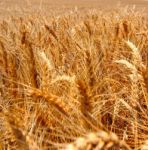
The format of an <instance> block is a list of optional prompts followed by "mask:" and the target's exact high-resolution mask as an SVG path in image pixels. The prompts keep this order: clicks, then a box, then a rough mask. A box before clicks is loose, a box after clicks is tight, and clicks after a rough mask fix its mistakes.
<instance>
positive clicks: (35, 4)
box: [0, 0, 148, 17]
mask: <svg viewBox="0 0 148 150" xmlns="http://www.w3.org/2000/svg"><path fill="white" fill-rule="evenodd" d="M119 4H120V5H122V6H125V5H128V6H130V5H136V7H137V8H142V9H145V10H146V11H147V10H148V9H147V8H148V1H147V0H103V1H102V0H56V1H53V0H0V16H1V17H5V16H8V15H14V14H15V15H22V14H24V12H25V13H30V12H36V11H40V12H42V13H47V15H49V14H50V13H49V12H53V10H55V8H56V11H54V13H61V12H65V10H69V9H71V8H73V7H75V6H77V7H78V8H79V9H81V10H83V9H84V10H85V9H86V8H87V9H88V8H91V9H92V8H98V7H100V8H108V7H116V6H118V5H119ZM47 10H48V11H47Z"/></svg>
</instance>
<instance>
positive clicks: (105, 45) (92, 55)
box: [0, 9, 148, 150]
mask: <svg viewBox="0 0 148 150" xmlns="http://www.w3.org/2000/svg"><path fill="white" fill-rule="evenodd" d="M147 31H148V21H147V18H146V16H145V15H144V14H142V13H138V12H135V10H133V9H118V10H113V11H109V12H107V11H106V12H105V11H97V10H93V11H88V12H87V13H82V12H81V11H80V12H79V11H74V12H70V13H66V14H65V15H62V16H53V17H50V18H48V17H46V16H41V15H30V16H27V17H26V16H23V17H10V18H8V19H7V20H3V21H1V23H0V148H1V149H19V150H21V149H22V150H24V149H31V150H42V149H43V150H44V149H60V148H63V147H65V144H67V143H70V142H73V141H74V140H75V139H76V138H77V137H80V136H84V137H85V135H86V134H88V133H92V132H93V133H94V141H98V140H99V141H101V144H96V143H95V145H97V146H98V147H101V145H102V149H103V148H104V147H105V148H106V146H110V147H112V146H118V147H117V148H114V147H113V148H114V149H119V146H121V145H120V144H121V143H122V142H126V143H127V145H128V146H127V145H126V146H125V145H124V144H123V146H124V147H125V149H130V148H132V149H138V148H140V147H146V143H147V142H146V141H147V140H148V116H147V115H148V111H147V110H148V94H147V93H148V68H147V56H148V51H147V48H148V32H147ZM100 130H105V131H106V132H108V133H110V132H112V133H115V134H116V135H117V136H118V137H119V140H120V141H122V142H120V141H118V140H117V138H115V139H114V138H113V137H114V136H110V135H109V134H108V133H105V132H99V133H100V134H101V135H100V134H97V133H98V131H100ZM95 133H96V135H95ZM98 136H99V139H98V138H97V137H98ZM89 137H90V136H89V134H88V136H86V140H87V138H88V139H89ZM107 137H109V138H107ZM96 138H97V140H95V139H96ZM84 139H85V138H84ZM77 141H78V143H79V139H78V140H76V143H77ZM80 141H81V140H80ZM83 141H85V140H83ZM102 142H104V143H102ZM84 143H85V142H84ZM91 143H92V141H91ZM98 143H99V142H98ZM144 143H145V144H144ZM87 144H88V143H86V145H87ZM114 144H115V145H114ZM142 144H144V145H143V146H141V145H142ZM74 145H75V144H74ZM92 145H93V144H92ZM87 146H88V145H87ZM110 147H109V148H110ZM129 147H130V148H129ZM91 148H93V146H92V147H91ZM71 149H72V148H71ZM83 149H85V147H84V148H83ZM98 149H99V148H98ZM100 149H101V148H100Z"/></svg>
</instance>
